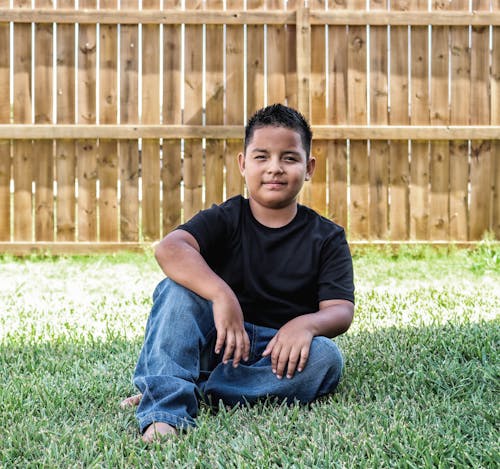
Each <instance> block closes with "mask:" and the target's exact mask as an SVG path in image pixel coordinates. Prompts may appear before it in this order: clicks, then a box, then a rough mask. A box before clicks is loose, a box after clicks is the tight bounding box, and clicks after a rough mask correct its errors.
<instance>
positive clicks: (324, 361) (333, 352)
mask: <svg viewBox="0 0 500 469" xmlns="http://www.w3.org/2000/svg"><path fill="white" fill-rule="evenodd" d="M310 359H311V361H312V362H313V363H317V366H318V368H320V369H321V371H322V372H323V375H324V379H323V383H322V385H321V389H320V390H319V394H318V396H319V395H322V394H328V393H330V392H333V391H334V390H335V388H336V387H337V385H338V383H339V381H340V378H341V376H342V369H343V367H344V358H343V357H342V353H341V352H340V349H339V348H338V347H337V344H335V342H334V341H333V340H331V339H329V338H327V337H322V336H321V337H315V338H314V339H313V341H312V344H311V352H310ZM318 371H319V370H318Z"/></svg>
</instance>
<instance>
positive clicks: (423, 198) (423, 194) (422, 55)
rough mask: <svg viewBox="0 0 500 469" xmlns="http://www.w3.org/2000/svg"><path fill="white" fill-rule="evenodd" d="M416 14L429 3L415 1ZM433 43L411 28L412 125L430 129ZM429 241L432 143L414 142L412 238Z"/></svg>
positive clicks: (425, 33)
mask: <svg viewBox="0 0 500 469" xmlns="http://www.w3.org/2000/svg"><path fill="white" fill-rule="evenodd" d="M409 7H410V9H412V10H427V0H412V1H411V2H410V5H409ZM428 59H429V41H428V30H427V27H425V26H412V27H411V116H410V123H411V124H412V125H429V123H430V114H429V67H428V63H429V60H428ZM428 237H429V142H428V141H418V140H416V141H412V142H411V163H410V238H411V239H418V240H423V239H428Z"/></svg>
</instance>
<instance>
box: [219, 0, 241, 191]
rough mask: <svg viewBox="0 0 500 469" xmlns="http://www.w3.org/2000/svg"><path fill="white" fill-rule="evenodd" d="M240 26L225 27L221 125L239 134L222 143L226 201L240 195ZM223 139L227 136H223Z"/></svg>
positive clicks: (234, 0)
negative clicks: (223, 121)
mask: <svg viewBox="0 0 500 469" xmlns="http://www.w3.org/2000/svg"><path fill="white" fill-rule="evenodd" d="M227 7H228V8H231V9H235V8H242V7H243V0H229V1H228V3H227ZM243 38H244V36H243V26H227V27H226V103H231V105H230V106H227V107H226V114H225V124H226V126H234V128H239V132H238V133H237V134H235V135H234V136H233V137H232V138H231V139H228V140H226V146H225V152H224V164H225V167H226V193H225V198H226V199H228V198H230V197H233V196H235V195H237V194H243V191H244V181H243V178H242V177H241V175H240V170H239V167H238V159H237V156H238V153H240V152H243V140H242V137H243V135H244V133H243V124H244V122H245V116H244V102H245V96H244V80H245V78H244V74H243V72H244V68H245V57H244V41H243ZM225 138H227V136H225Z"/></svg>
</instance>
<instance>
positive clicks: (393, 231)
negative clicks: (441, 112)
mask: <svg viewBox="0 0 500 469" xmlns="http://www.w3.org/2000/svg"><path fill="white" fill-rule="evenodd" d="M391 8H392V9H394V10H402V9H404V8H406V2H405V1H404V0H403V1H401V0H397V1H392V2H391ZM390 80H391V89H390V106H391V109H390V115H389V121H390V123H391V125H394V124H401V125H407V124H408V123H409V116H408V28H407V27H406V26H393V27H391V71H390ZM409 172H410V168H409V164H408V142H407V141H406V140H397V141H392V142H391V143H390V148H389V174H390V178H389V182H390V191H391V192H390V193H391V201H390V207H389V227H390V237H391V239H394V240H404V239H408V234H409V213H408V212H409V207H408V195H409V187H408V186H409V179H410V177H409V176H410V175H409Z"/></svg>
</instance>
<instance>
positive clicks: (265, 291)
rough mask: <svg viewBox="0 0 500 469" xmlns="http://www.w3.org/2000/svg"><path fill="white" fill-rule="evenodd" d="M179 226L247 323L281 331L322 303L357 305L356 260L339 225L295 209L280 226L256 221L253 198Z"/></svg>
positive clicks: (235, 200) (234, 201)
mask: <svg viewBox="0 0 500 469" xmlns="http://www.w3.org/2000/svg"><path fill="white" fill-rule="evenodd" d="M179 229H182V230H185V231H187V232H189V233H190V234H192V235H193V236H194V238H195V239H196V240H197V242H198V244H199V246H200V252H201V255H202V256H203V258H204V259H205V261H206V262H207V263H208V265H209V266H210V267H211V268H212V270H214V272H216V273H217V275H219V276H220V277H221V278H223V279H224V281H225V282H226V283H227V284H228V285H229V286H230V287H231V288H232V290H233V291H234V292H235V294H236V296H237V298H238V300H239V302H240V305H241V308H242V310H243V315H244V318H245V321H247V322H250V323H253V324H257V325H261V326H267V327H272V328H275V329H278V328H280V327H281V326H283V325H284V324H285V323H286V322H288V321H289V320H291V319H293V318H294V317H297V316H300V315H302V314H307V313H313V312H316V311H318V309H319V302H320V301H322V300H334V299H344V300H349V301H351V302H354V285H353V270H352V259H351V254H350V251H349V246H348V245H347V241H346V238H345V234H344V230H343V228H342V227H340V226H338V225H336V224H335V223H333V222H332V221H330V220H328V219H326V218H324V217H321V216H320V215H318V214H317V213H316V212H314V211H313V210H311V209H310V208H307V207H305V206H303V205H300V204H299V205H298V209H297V214H296V216H295V218H294V219H293V220H292V221H291V222H290V223H289V224H287V225H285V226H283V227H280V228H269V227H267V226H264V225H262V224H261V223H259V222H258V221H257V220H256V219H255V218H254V216H253V215H252V212H251V210H250V204H249V201H248V199H245V198H243V197H241V196H236V197H233V198H231V199H229V200H227V201H226V202H224V203H223V204H221V205H214V206H212V208H209V209H207V210H203V211H201V212H199V213H198V214H197V215H195V216H194V217H193V218H192V219H191V220H189V221H188V222H187V223H185V224H183V225H181V226H179Z"/></svg>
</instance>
